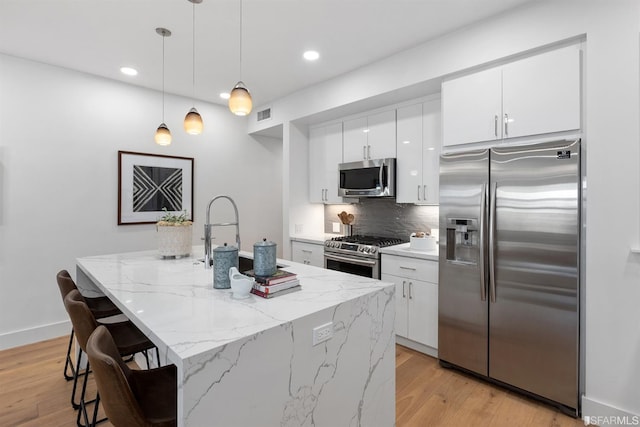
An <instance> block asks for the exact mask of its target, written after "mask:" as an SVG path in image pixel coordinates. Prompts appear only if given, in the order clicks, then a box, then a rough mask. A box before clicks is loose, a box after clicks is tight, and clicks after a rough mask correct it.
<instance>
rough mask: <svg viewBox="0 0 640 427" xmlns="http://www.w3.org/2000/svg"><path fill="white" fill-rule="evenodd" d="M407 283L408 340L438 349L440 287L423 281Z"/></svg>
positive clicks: (409, 281)
mask: <svg viewBox="0 0 640 427" xmlns="http://www.w3.org/2000/svg"><path fill="white" fill-rule="evenodd" d="M407 283H408V290H407V292H408V295H407V297H408V301H409V304H408V306H409V307H408V311H407V313H408V321H407V323H408V329H409V335H408V337H407V338H409V339H410V340H413V341H416V342H419V343H421V344H424V345H428V346H429V347H433V348H438V285H436V284H435V283H430V282H423V281H421V280H407Z"/></svg>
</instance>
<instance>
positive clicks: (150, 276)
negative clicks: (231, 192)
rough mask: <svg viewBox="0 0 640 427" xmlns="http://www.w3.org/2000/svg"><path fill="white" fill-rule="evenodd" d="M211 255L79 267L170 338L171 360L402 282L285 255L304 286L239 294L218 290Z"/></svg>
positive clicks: (127, 256) (139, 321) (152, 254)
mask: <svg viewBox="0 0 640 427" xmlns="http://www.w3.org/2000/svg"><path fill="white" fill-rule="evenodd" d="M203 253H204V250H203V247H202V246H197V247H194V248H193V251H192V256H191V257H189V258H183V259H177V260H173V259H170V260H167V259H162V258H160V257H159V256H158V252H157V251H155V250H153V251H143V252H132V253H122V254H112V255H101V256H90V257H84V258H78V259H77V266H78V268H79V269H80V270H81V271H82V272H83V273H84V274H86V275H87V276H88V278H90V279H91V281H92V282H93V283H95V284H96V285H97V286H98V288H100V290H101V291H102V292H103V293H104V294H105V295H107V296H108V297H109V298H111V299H112V300H113V301H114V302H115V303H116V305H118V307H119V308H120V309H121V310H122V311H123V312H124V314H126V315H127V316H128V317H129V318H130V319H131V320H132V321H134V323H135V324H136V326H138V327H139V328H140V329H141V330H142V331H143V332H144V333H145V334H148V336H149V337H150V338H152V340H154V342H157V341H156V340H160V342H162V343H163V344H165V345H166V350H167V351H168V354H167V356H168V357H169V358H170V359H174V358H175V357H178V358H179V359H182V360H184V359H187V358H189V357H192V356H194V355H198V354H201V353H203V352H208V351H211V350H212V349H215V348H219V347H222V346H224V345H225V344H228V343H230V342H232V341H236V340H238V339H241V338H246V337H249V336H252V335H253V334H258V333H260V332H262V331H265V330H267V329H269V328H273V327H276V326H279V325H282V324H284V323H286V322H291V321H294V320H296V319H300V318H302V317H304V316H307V315H309V314H311V313H315V312H317V311H319V310H323V309H326V308H330V307H334V306H336V305H338V304H340V303H342V302H345V301H349V300H352V299H356V298H359V297H361V296H363V295H366V294H370V293H374V292H377V291H381V290H383V289H385V288H388V287H392V286H394V285H393V284H392V283H386V282H381V281H378V280H374V279H369V278H365V277H360V276H355V275H351V274H345V273H340V272H337V271H333V270H325V269H322V268H317V267H313V266H309V265H304V264H299V263H295V262H292V261H288V260H278V264H281V265H287V267H286V268H285V270H288V271H291V272H294V273H297V275H298V278H299V279H300V284H301V285H302V290H301V291H299V292H293V293H290V294H287V295H282V296H279V297H276V298H271V299H264V298H261V297H258V296H255V295H251V296H250V297H249V298H247V299H242V300H236V299H234V298H233V297H232V292H231V290H230V289H214V288H213V269H210V270H206V269H205V268H204V265H203V263H202V262H200V261H198V258H202V256H203ZM240 254H241V255H245V256H249V257H250V258H251V257H252V256H251V254H249V253H247V252H240ZM163 347H164V346H163Z"/></svg>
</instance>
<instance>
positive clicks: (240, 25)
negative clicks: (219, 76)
mask: <svg viewBox="0 0 640 427" xmlns="http://www.w3.org/2000/svg"><path fill="white" fill-rule="evenodd" d="M240 81H242V0H240Z"/></svg>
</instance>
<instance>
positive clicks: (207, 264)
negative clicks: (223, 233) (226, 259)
mask: <svg viewBox="0 0 640 427" xmlns="http://www.w3.org/2000/svg"><path fill="white" fill-rule="evenodd" d="M218 199H227V200H229V201H230V202H231V204H232V205H233V210H234V211H235V214H236V221H235V222H218V223H215V224H211V220H210V214H211V205H212V204H213V202H215V201H216V200H218ZM227 225H235V226H236V243H237V245H238V252H239V251H240V220H239V218H238V207H237V206H236V203H235V202H234V201H233V199H232V198H231V197H229V196H224V195H220V196H215V197H214V198H213V199H211V201H210V202H209V205H207V222H206V223H205V225H204V268H211V266H212V265H213V259H212V257H211V227H223V226H227Z"/></svg>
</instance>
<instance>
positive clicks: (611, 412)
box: [582, 395, 640, 426]
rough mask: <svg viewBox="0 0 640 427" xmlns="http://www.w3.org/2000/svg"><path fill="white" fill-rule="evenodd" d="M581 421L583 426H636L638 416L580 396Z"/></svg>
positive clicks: (638, 421)
mask: <svg viewBox="0 0 640 427" xmlns="http://www.w3.org/2000/svg"><path fill="white" fill-rule="evenodd" d="M582 419H583V420H584V423H585V425H587V424H595V425H599V426H602V425H638V424H640V415H636V414H633V413H631V412H628V411H625V410H624V409H620V408H616V407H615V406H611V405H609V404H607V403H604V402H600V401H597V400H595V399H591V398H589V397H587V396H584V395H583V396H582Z"/></svg>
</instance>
